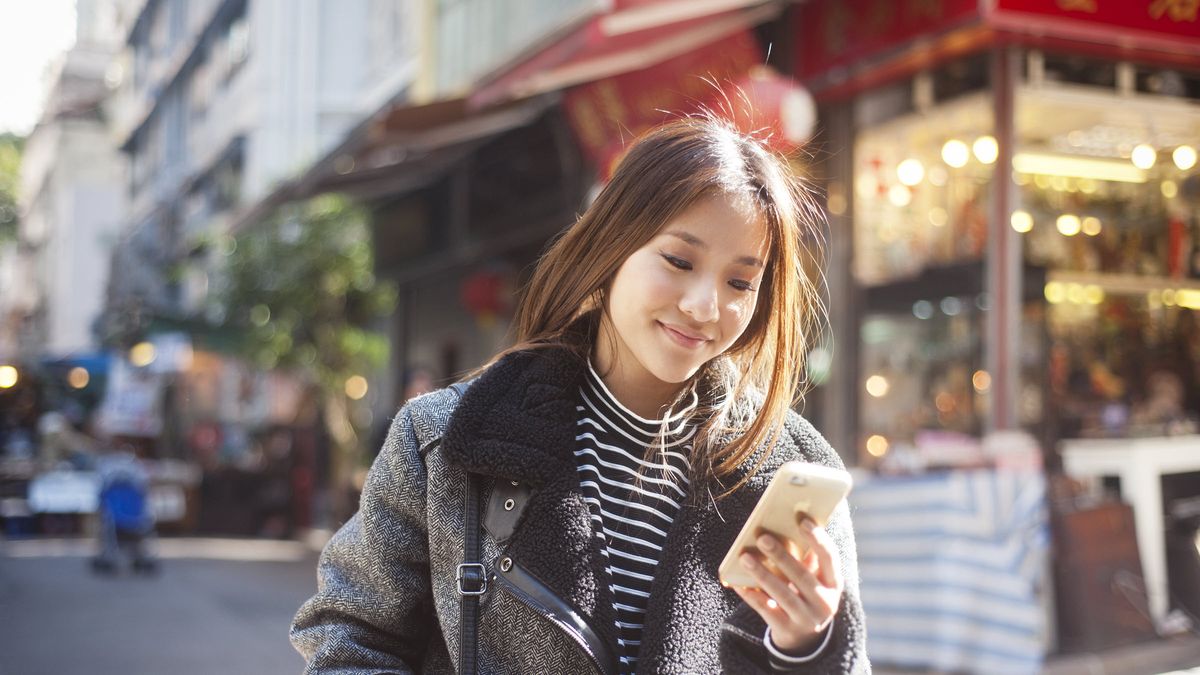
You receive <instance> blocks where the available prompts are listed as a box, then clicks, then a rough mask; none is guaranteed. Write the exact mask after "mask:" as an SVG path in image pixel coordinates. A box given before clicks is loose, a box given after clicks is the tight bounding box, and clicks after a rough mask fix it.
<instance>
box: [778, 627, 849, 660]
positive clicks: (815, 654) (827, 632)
mask: <svg viewBox="0 0 1200 675" xmlns="http://www.w3.org/2000/svg"><path fill="white" fill-rule="evenodd" d="M831 635H833V622H832V621H830V622H829V625H828V626H826V627H825V638H824V639H822V640H821V644H820V645H818V646H817V648H816V649H814V650H813V652H812V653H811V654H807V655H805V656H791V655H789V654H784V653H783V652H781V651H779V648H778V647H776V646H775V643H774V642H772V641H771V627H770V626H767V632H766V633H765V634H764V635H763V644H764V645H766V647H767V652H768V653H770V654H771V657H772V658H774V659H776V660H778V661H781V662H782V663H785V664H789V665H791V664H801V663H808V662H809V661H812V660H813V659H815V658H817V657H818V656H820V655H821V652H823V651H825V646H826V645H828V644H829V637H830V636H831Z"/></svg>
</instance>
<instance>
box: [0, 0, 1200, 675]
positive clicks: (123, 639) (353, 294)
mask: <svg viewBox="0 0 1200 675" xmlns="http://www.w3.org/2000/svg"><path fill="white" fill-rule="evenodd" d="M0 64H3V65H0V91H2V94H0V317H2V320H0V526H2V530H0V532H2V539H0V672H3V673H9V672H12V673H38V672H75V671H77V670H83V669H86V670H88V671H90V672H106V673H125V672H162V671H165V670H167V669H170V670H172V671H178V672H185V673H186V672H197V673H200V672H205V673H208V672H289V671H296V670H298V669H299V668H300V667H301V665H302V664H301V661H300V658H299V657H298V656H297V655H295V654H294V653H292V652H291V649H290V647H289V646H288V644H287V640H286V630H287V626H288V622H289V620H290V618H291V615H292V613H293V612H294V610H295V609H296V608H297V607H298V605H299V603H300V602H301V601H302V600H303V599H305V598H306V597H307V596H308V595H310V594H311V593H312V592H313V590H314V589H315V574H314V571H315V552H316V551H318V550H319V548H320V546H321V545H322V544H323V542H324V541H325V540H326V539H327V538H328V536H329V534H330V533H331V532H332V531H333V530H335V529H336V528H337V527H338V525H339V524H340V523H342V522H344V520H345V519H346V518H348V517H349V515H350V514H352V513H353V511H354V509H355V507H356V503H357V496H358V491H359V489H360V488H361V486H362V482H363V478H364V475H365V472H366V469H367V467H368V466H369V465H370V462H371V461H372V459H373V457H374V455H375V454H376V453H377V452H378V449H379V447H380V444H381V442H382V439H383V437H384V435H385V433H386V430H387V426H388V424H389V422H390V420H391V418H392V416H393V415H394V413H395V411H396V410H397V409H398V407H399V406H400V405H402V404H403V403H404V401H406V400H407V399H409V398H411V397H412V396H415V395H418V394H420V393H423V392H425V391H428V390H430V389H432V388H436V387H439V386H443V385H445V384H446V383H448V382H451V381H453V380H454V379H456V377H457V376H458V375H459V374H461V373H463V372H464V371H466V370H468V369H470V368H473V367H475V366H477V365H479V364H480V363H482V362H483V361H484V360H485V359H486V358H487V357H488V356H490V355H491V354H492V353H494V352H495V351H497V350H498V349H500V348H503V347H504V346H506V345H507V344H508V337H507V329H508V324H509V321H510V318H511V315H512V311H513V306H514V293H515V291H516V289H519V288H520V286H521V284H522V283H523V281H524V280H525V279H526V278H527V275H528V274H529V272H530V269H531V267H530V266H531V264H532V263H533V262H534V261H535V260H536V258H537V256H538V254H539V253H540V251H541V250H542V249H543V248H544V246H545V245H546V243H547V242H548V241H549V239H550V238H551V237H552V236H554V234H555V233H556V232H558V231H560V230H561V229H562V228H564V227H565V226H567V225H568V224H570V223H571V222H573V220H574V218H575V216H576V214H578V213H579V212H581V211H582V210H583V209H584V208H586V206H587V204H588V203H589V202H590V200H591V199H592V198H594V196H595V194H596V192H597V191H598V189H599V187H600V186H601V185H602V184H603V182H604V180H605V178H606V176H607V175H608V174H609V172H610V171H611V169H612V167H613V165H614V163H615V162H616V161H618V160H619V158H620V154H621V151H622V149H623V147H624V145H625V144H626V143H627V142H628V141H629V140H630V139H631V138H633V137H635V136H636V135H637V134H638V133H640V132H641V131H643V130H645V129H647V128H649V127H650V126H652V125H654V124H656V123H659V122H661V121H664V120H666V119H668V118H670V117H671V116H675V115H680V114H687V113H692V112H696V111H699V110H701V109H714V110H718V111H721V112H722V113H723V114H727V115H729V116H731V117H732V118H734V119H736V120H737V121H738V122H739V123H740V124H741V125H743V128H745V129H748V130H756V131H757V132H758V133H759V134H760V135H762V136H763V137H765V138H767V139H768V140H769V143H770V144H771V145H772V146H773V147H775V148H776V149H778V150H780V151H783V152H787V153H789V154H790V156H791V157H793V161H794V162H795V165H796V168H797V170H798V171H799V172H800V173H802V174H804V175H806V176H809V177H810V178H811V179H812V182H813V184H814V186H815V187H816V188H817V189H818V190H819V192H820V201H821V203H822V205H823V206H824V207H825V209H826V211H827V215H828V219H829V222H828V228H827V230H826V232H825V233H824V235H825V236H824V239H825V247H826V252H827V254H828V266H827V270H826V278H827V285H828V303H829V307H830V319H831V324H830V328H829V331H828V332H827V334H825V335H823V336H822V339H821V341H820V343H819V344H818V345H815V346H814V348H813V350H812V351H811V352H810V353H809V354H808V358H807V363H806V368H807V374H808V381H809V384H810V385H811V388H810V390H809V392H808V394H807V396H806V398H805V400H804V401H803V403H802V404H801V406H800V407H801V408H802V411H803V412H804V414H805V415H806V416H807V417H808V418H809V419H811V420H812V421H813V422H814V424H816V426H817V427H818V428H819V429H820V430H821V431H822V432H823V433H824V434H825V435H826V436H827V437H828V438H829V439H830V441H831V442H832V443H833V444H834V446H835V447H836V448H838V450H839V452H840V453H841V454H842V457H843V458H844V459H845V461H846V463H847V465H849V466H851V467H853V471H854V472H855V474H856V482H857V485H856V488H855V492H854V494H853V495H852V497H851V506H852V509H853V512H854V518H855V525H856V529H857V532H858V545H859V555H860V570H861V574H862V588H863V602H864V605H865V608H866V611H867V619H868V631H869V637H870V639H869V650H870V654H871V657H872V660H873V662H874V663H875V665H876V667H877V669H878V670H880V671H889V670H896V671H916V672H971V673H1033V672H1054V673H1075V672H1080V673H1082V672H1088V673H1099V672H1103V673H1162V672H1173V671H1183V670H1186V669H1193V670H1192V671H1191V672H1200V671H1197V670H1196V669H1197V668H1200V639H1198V638H1197V631H1198V630H1200V326H1198V322H1197V319H1198V317H1197V312H1198V311H1200V168H1198V167H1197V149H1198V148H1200V2H1196V1H1195V0H800V1H792V2H788V1H782V0H771V1H763V0H508V1H507V2H500V1H498V0H339V1H338V2H333V1H332V0H75V1H74V2H72V1H70V0H38V1H37V2H28V1H23V0H0ZM119 458H125V459H130V460H134V461H133V463H131V464H128V465H125V469H120V466H119V462H117V461H116V460H117V459H119ZM135 465H136V467H135V468H130V467H134V466H135ZM113 467H117V469H114V468H113ZM122 471H124V473H122ZM130 476H133V478H130ZM122 477H124V478H122ZM122 480H125V481H126V482H125V483H122V482H121V481H122ZM122 484H124V485H133V486H134V487H135V488H136V489H134V490H133V491H131V492H128V493H120V492H118V491H116V490H115V488H114V487H113V486H114V485H122ZM122 494H125V495H126V497H122V496H121V495H122ZM123 499H124V500H125V501H122V500H123ZM130 500H132V501H130ZM122 509H125V510H122ZM130 509H132V510H130ZM126 512H130V513H134V515H135V516H136V515H137V514H139V513H140V514H143V515H145V516H146V517H147V519H142V520H139V519H138V518H136V517H135V518H134V519H133V520H129V521H127V522H128V523H134V524H133V525H128V526H127V525H122V523H125V522H126V521H123V520H122V517H124V516H123V515H122V514H125V513H126ZM151 517H152V520H149V518H151ZM151 523H152V524H151ZM118 539H119V540H120V542H124V543H129V541H131V540H132V541H133V543H134V544H135V546H133V547H132V548H133V549H134V555H133V556H132V558H133V559H134V560H135V561H136V562H138V563H139V564H138V565H135V566H134V571H130V570H129V568H128V567H127V566H125V565H124V562H123V561H122V559H121V557H120V556H117V557H115V558H111V559H110V558H108V557H106V555H107V554H104V555H100V556H98V557H96V558H94V559H93V561H92V568H91V570H90V571H89V565H88V560H89V559H91V558H93V556H95V555H96V554H97V552H104V551H108V550H109V548H113V550H115V544H116V543H117V542H118ZM139 541H140V542H142V543H143V544H144V546H143V547H141V548H139V547H138V546H137V545H136V544H137V542H139ZM110 544H111V545H112V546H111V547H110V546H109V545H110ZM135 572H138V573H140V574H135ZM168 645H169V646H168Z"/></svg>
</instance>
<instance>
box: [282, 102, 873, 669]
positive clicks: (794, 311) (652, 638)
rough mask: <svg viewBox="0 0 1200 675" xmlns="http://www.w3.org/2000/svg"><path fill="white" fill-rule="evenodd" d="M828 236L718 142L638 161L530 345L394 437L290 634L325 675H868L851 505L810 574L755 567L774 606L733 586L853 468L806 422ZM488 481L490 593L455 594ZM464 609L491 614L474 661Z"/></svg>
mask: <svg viewBox="0 0 1200 675" xmlns="http://www.w3.org/2000/svg"><path fill="white" fill-rule="evenodd" d="M817 213H818V211H817V210H816V209H815V208H814V207H813V205H812V203H811V202H810V201H809V198H808V196H807V194H806V193H805V192H804V191H803V190H802V189H801V188H800V187H799V185H798V182H797V181H796V180H795V179H794V178H793V177H792V176H790V175H789V173H788V171H787V167H786V164H785V163H784V162H783V161H782V160H780V159H779V158H777V157H775V156H774V155H772V154H771V153H769V152H767V151H766V150H765V149H764V148H763V147H762V146H761V145H760V144H759V143H758V142H757V141H755V140H753V139H751V138H748V137H746V136H743V135H741V134H739V133H737V132H736V131H734V130H733V129H731V128H730V127H729V126H727V125H725V124H724V123H721V122H718V121H716V120H712V119H707V118H706V119H686V120H681V121H677V122H674V123H671V124H667V125H665V126H663V127H660V128H658V129H655V130H653V131H651V132H649V133H648V134H647V135H646V136H644V137H643V138H642V139H640V140H639V141H638V142H637V143H636V144H635V145H634V146H633V147H631V148H630V150H629V152H628V154H627V156H626V157H625V159H624V160H623V161H622V162H621V164H620V165H619V167H618V168H617V170H616V172H615V174H614V175H613V178H612V180H611V182H610V183H609V184H608V185H607V186H606V187H605V188H604V189H603V190H602V191H601V193H600V194H599V196H598V197H597V198H596V201H595V203H594V204H593V205H592V206H591V207H590V208H589V209H588V210H587V212H586V213H585V214H584V215H583V216H582V217H581V218H580V219H579V221H578V222H577V223H576V224H575V225H574V226H573V227H571V228H569V229H568V230H567V231H566V232H565V233H564V234H563V235H562V236H561V237H560V238H559V239H558V240H557V241H556V242H555V243H554V244H553V246H552V247H551V248H550V249H549V251H548V252H547V253H546V254H545V256H544V257H543V258H542V260H541V261H540V263H539V265H538V267H537V269H536V271H535V272H534V275H533V277H532V279H531V281H530V283H529V285H528V287H527V288H526V289H525V292H524V296H523V299H522V303H521V304H520V306H519V308H518V311H517V315H516V318H515V329H516V337H517V340H516V345H515V346H514V347H512V348H511V349H508V350H506V351H505V352H503V353H501V354H500V355H498V356H497V357H496V358H495V359H493V360H492V362H491V363H490V364H488V365H487V366H485V367H484V368H482V369H481V370H480V371H478V372H477V373H476V374H475V377H474V379H472V380H470V381H469V382H467V383H466V384H465V385H456V386H455V387H454V388H451V389H444V390H441V391H437V392H433V393H430V394H428V395H426V396H423V397H421V398H418V399H416V400H414V401H412V402H410V403H409V404H408V405H406V406H405V407H404V408H403V409H401V411H400V413H399V414H398V415H397V417H396V419H395V420H394V422H393V425H392V429H391V431H390V433H389V436H388V440H387V442H386V443H385V445H384V448H383V451H382V452H381V454H380V456H379V458H378V459H377V460H376V462H375V465H374V466H373V467H372V469H371V472H370V477H369V478H368V481H367V484H366V487H365V489H364V492H363V496H362V503H361V507H360V510H359V512H358V514H356V515H355V516H354V517H353V518H352V519H351V520H350V521H349V522H347V523H346V525H345V526H344V527H343V528H342V529H341V530H340V531H339V532H338V533H337V534H336V535H335V536H334V538H333V539H332V540H331V541H330V543H329V545H328V547H327V548H326V549H325V551H324V553H323V555H322V558H321V562H320V566H319V582H320V583H319V591H318V593H317V595H316V596H315V597H313V598H312V599H311V600H309V601H308V602H307V603H306V604H305V605H304V606H303V607H302V608H301V610H300V612H299V614H298V615H297V617H296V620H295V623H294V625H293V627H292V641H293V643H294V644H295V645H296V647H297V648H298V649H299V650H300V651H301V653H303V654H304V656H305V658H306V659H307V660H308V661H309V668H310V672H334V671H336V672H364V673H365V672H372V673H376V672H389V673H391V672H410V671H419V672H453V671H454V670H455V669H457V668H459V667H461V666H462V665H463V664H461V663H459V660H460V653H462V652H460V649H461V647H462V646H463V644H464V641H465V642H466V644H467V646H468V647H471V646H474V647H475V651H474V653H475V655H476V658H477V659H478V661H477V669H478V671H479V672H487V673H589V672H591V673H595V672H599V673H618V672H622V673H627V672H643V673H651V672H653V673H705V672H756V671H766V672H771V671H792V672H813V673H849V672H856V673H857V672H869V671H870V665H869V663H868V661H867V658H866V653H865V635H864V629H863V621H862V608H861V604H860V601H859V597H858V579H857V564H856V558H855V550H854V539H853V534H852V532H851V527H850V521H849V514H848V511H847V509H846V507H845V506H844V505H843V506H841V507H839V510H838V512H837V513H836V514H835V515H834V517H833V519H832V520H831V521H830V523H829V524H828V526H827V527H826V528H824V529H821V528H813V527H812V526H811V524H809V525H806V527H805V528H803V529H804V538H805V541H803V542H801V543H802V544H803V545H804V546H805V547H807V548H810V549H811V550H812V553H810V554H809V555H807V556H805V557H804V559H797V558H795V557H793V556H792V555H791V554H790V553H788V552H787V551H788V549H787V547H785V546H783V545H781V543H780V542H778V541H774V540H769V539H763V540H760V541H759V548H760V549H761V550H763V551H764V552H765V554H764V555H766V556H767V557H768V558H770V559H771V561H772V562H773V563H774V564H775V565H774V567H773V568H772V567H768V566H765V565H764V564H763V562H764V561H763V560H762V559H761V557H756V556H751V555H746V556H744V557H743V559H742V563H743V564H744V565H746V567H747V569H749V570H750V571H751V573H752V574H754V575H755V576H756V578H758V579H759V582H760V586H761V588H762V590H744V589H737V590H732V589H726V588H724V587H722V585H721V583H720V582H719V581H718V579H717V567H718V565H719V563H720V561H721V559H722V557H723V556H724V554H725V552H726V551H727V550H728V548H729V546H730V545H731V544H732V542H733V540H734V538H735V536H736V535H737V533H738V530H739V528H740V527H741V525H742V523H743V522H745V519H746V518H747V516H748V515H749V514H750V511H751V510H752V509H753V508H754V505H755V503H756V501H757V500H758V497H759V496H760V495H761V494H762V492H763V490H764V489H765V487H766V484H767V482H768V481H769V480H770V478H771V476H772V474H773V473H774V471H775V469H776V468H777V467H778V466H779V465H781V464H782V463H783V462H785V461H787V460H791V459H799V460H803V461H808V462H815V463H819V464H825V465H830V466H838V467H840V466H841V462H840V460H839V459H838V456H837V454H836V453H835V452H834V451H833V450H832V449H831V448H830V447H829V445H828V444H827V443H826V442H825V440H824V439H823V438H821V436H820V435H819V434H818V433H817V432H816V431H815V430H814V429H813V428H812V426H811V425H809V424H808V423H807V422H806V421H804V420H803V419H802V418H801V417H800V416H799V415H797V414H796V413H794V412H792V410H791V404H792V402H793V399H794V396H795V393H796V391H797V389H798V386H799V384H800V377H801V369H802V361H803V359H802V357H803V355H804V354H805V353H806V349H807V348H808V347H809V346H810V345H809V343H810V341H811V340H812V339H813V338H814V337H815V336H816V334H817V332H818V329H819V319H820V318H821V317H822V309H821V303H820V299H819V294H818V289H817V286H816V283H815V282H814V280H813V276H812V275H811V274H810V272H812V270H814V269H819V266H817V265H816V264H815V263H816V262H817V260H816V256H814V255H813V248H814V240H815V238H816V237H817V227H816V225H817V223H818V222H819V219H818V216H817ZM460 391H461V392H462V393H461V397H460ZM468 474H470V475H471V476H478V477H479V478H472V479H471V481H472V483H478V484H479V485H480V488H479V489H480V495H481V496H480V504H482V505H483V506H482V509H483V515H482V522H483V528H482V532H481V534H480V537H481V541H480V546H481V555H480V558H479V561H480V562H481V563H482V565H483V577H484V578H483V580H482V583H478V584H477V586H481V587H482V588H478V587H472V584H471V583H470V579H469V574H470V572H471V570H472V569H473V568H471V567H469V566H468V567H466V568H463V569H466V570H467V572H466V574H467V575H468V581H467V582H460V580H459V576H460V575H461V574H462V573H463V572H462V569H460V567H459V566H460V564H461V563H463V562H464V548H463V546H464V531H465V526H464V514H465V513H466V511H467V510H466V509H465V508H464V497H465V494H466V491H465V488H466V483H467V478H466V477H467V475H468ZM807 522H808V521H806V523H807ZM474 569H477V568H474ZM772 569H774V570H776V571H772ZM475 581H476V582H479V581H480V580H478V579H476V580H475ZM463 583H466V587H462V586H461V584H463ZM460 588H461V589H462V590H465V591H467V592H470V591H473V590H482V595H479V596H466V597H478V598H479V600H478V602H479V606H478V630H477V633H472V632H471V631H470V630H468V631H467V633H468V635H467V636H466V637H464V636H463V635H462V632H463V631H462V628H463V626H464V625H466V626H468V627H469V626H470V625H471V622H470V621H467V622H465V623H464V622H462V621H461V614H462V613H463V612H464V610H463V606H464V604H463V598H464V596H463V595H460V592H459V591H460ZM472 602H473V601H472V600H467V601H466V603H468V604H467V605H466V606H468V607H470V606H471V605H470V603H472ZM469 611H472V612H473V611H474V610H469ZM472 636H474V639H473V640H472Z"/></svg>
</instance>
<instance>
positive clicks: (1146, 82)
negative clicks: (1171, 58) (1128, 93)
mask: <svg viewBox="0 0 1200 675" xmlns="http://www.w3.org/2000/svg"><path fill="white" fill-rule="evenodd" d="M1136 87H1137V91H1138V92H1141V93H1145V94H1155V95H1157V96H1171V97H1175V98H1189V99H1192V100H1200V73H1187V72H1183V71H1179V70H1169V69H1166V68H1156V67H1153V66H1138V68H1137V84H1136Z"/></svg>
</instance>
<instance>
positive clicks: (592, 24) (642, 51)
mask: <svg viewBox="0 0 1200 675" xmlns="http://www.w3.org/2000/svg"><path fill="white" fill-rule="evenodd" d="M782 10H783V4H782V3H781V2H779V1H778V0H771V1H769V2H763V1H762V0H669V1H665V2H655V3H649V4H641V5H637V6H634V7H630V8H628V9H622V10H619V11H617V12H614V13H611V14H605V15H602V16H598V17H595V18H593V19H591V20H590V21H588V22H587V23H586V24H585V25H584V26H582V27H581V28H579V29H577V30H575V31H574V32H572V33H571V34H570V35H568V36H566V37H564V38H562V39H560V40H558V41H557V42H555V43H554V44H552V45H550V46H549V47H546V48H544V49H542V50H541V51H540V52H538V53H536V54H534V55H533V56H531V57H529V58H527V59H525V60H524V61H522V62H520V63H519V64H517V65H515V66H512V67H510V68H509V69H508V70H507V71H505V72H504V73H503V74H501V75H498V76H496V77H494V78H493V79H491V81H488V82H485V83H483V84H481V85H480V86H479V87H478V88H477V89H476V90H475V92H474V93H472V94H471V96H470V97H469V99H468V100H469V101H470V104H471V106H472V107H474V108H482V107H486V106H490V105H494V104H496V103H500V102H504V101H508V100H512V99H517V98H525V97H528V96H533V95H536V94H541V93H545V92H548V91H555V90H559V89H565V88H567V87H571V86H574V85H578V84H583V83H585V82H592V81H595V80H600V79H603V78H606V77H612V76H614V75H620V74H622V73H628V72H634V71H638V70H642V69H644V68H647V67H649V66H652V65H655V64H657V63H661V62H662V61H665V60H667V59H670V58H672V57H675V56H678V55H680V54H684V53H687V52H689V51H692V50H694V49H696V48H698V47H702V46H704V45H706V44H709V43H712V42H716V41H718V40H721V39H722V38H725V37H728V36H729V35H732V34H734V33H737V32H738V31H742V30H745V29H747V28H750V27H753V26H755V25H757V24H760V23H763V22H765V21H769V20H771V19H774V18H775V17H777V16H778V15H779V14H780V13H781V12H782Z"/></svg>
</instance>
